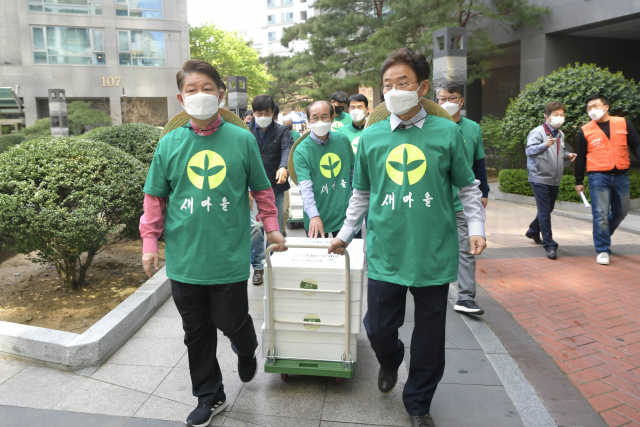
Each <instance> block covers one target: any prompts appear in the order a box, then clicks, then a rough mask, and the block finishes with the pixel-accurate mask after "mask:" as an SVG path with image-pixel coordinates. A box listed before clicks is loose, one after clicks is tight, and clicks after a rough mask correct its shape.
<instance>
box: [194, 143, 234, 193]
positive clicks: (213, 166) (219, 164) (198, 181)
mask: <svg viewBox="0 0 640 427" xmlns="http://www.w3.org/2000/svg"><path fill="white" fill-rule="evenodd" d="M187 176H188V177H189V181H191V183H192V184H193V185H195V186H196V187H198V188H199V189H202V187H203V186H204V183H205V178H206V181H207V183H208V185H209V189H211V190H213V189H214V188H216V187H217V186H218V185H220V184H222V181H224V178H225V177H226V176H227V167H226V164H225V162H224V159H223V158H222V157H221V156H220V155H219V154H218V153H215V152H213V151H209V150H204V151H200V152H199V153H196V154H195V155H194V156H193V157H192V158H191V159H190V160H189V164H188V165H187ZM205 190H206V188H205Z"/></svg>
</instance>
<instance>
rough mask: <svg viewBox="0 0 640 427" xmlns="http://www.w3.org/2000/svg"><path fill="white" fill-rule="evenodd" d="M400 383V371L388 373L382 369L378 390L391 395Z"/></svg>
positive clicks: (379, 374) (379, 372)
mask: <svg viewBox="0 0 640 427" xmlns="http://www.w3.org/2000/svg"><path fill="white" fill-rule="evenodd" d="M397 382H398V371H395V372H388V371H385V370H384V369H382V367H380V370H379V371H378V390H380V393H384V394H389V393H391V391H392V390H393V388H394V387H395V386H396V383H397Z"/></svg>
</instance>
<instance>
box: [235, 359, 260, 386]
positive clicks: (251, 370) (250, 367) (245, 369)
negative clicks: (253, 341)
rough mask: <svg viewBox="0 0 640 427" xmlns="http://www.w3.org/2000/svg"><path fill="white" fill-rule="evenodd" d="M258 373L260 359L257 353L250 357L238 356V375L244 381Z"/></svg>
mask: <svg viewBox="0 0 640 427" xmlns="http://www.w3.org/2000/svg"><path fill="white" fill-rule="evenodd" d="M257 373H258V360H257V359H256V355H255V354H254V355H253V356H249V357H242V356H238V375H239V376H240V379H241V380H242V382H243V383H248V382H249V381H251V380H252V379H254V378H255V376H256V374H257Z"/></svg>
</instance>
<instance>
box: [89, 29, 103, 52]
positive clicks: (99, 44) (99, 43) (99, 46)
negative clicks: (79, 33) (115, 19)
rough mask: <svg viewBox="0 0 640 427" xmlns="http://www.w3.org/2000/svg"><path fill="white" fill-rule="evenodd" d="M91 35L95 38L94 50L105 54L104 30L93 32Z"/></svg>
mask: <svg viewBox="0 0 640 427" xmlns="http://www.w3.org/2000/svg"><path fill="white" fill-rule="evenodd" d="M91 35H92V36H93V50H96V51H99V52H104V42H103V40H102V30H91Z"/></svg>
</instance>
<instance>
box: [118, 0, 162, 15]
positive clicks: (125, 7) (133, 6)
mask: <svg viewBox="0 0 640 427" xmlns="http://www.w3.org/2000/svg"><path fill="white" fill-rule="evenodd" d="M116 16H131V17H133V18H162V0H116Z"/></svg>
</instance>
